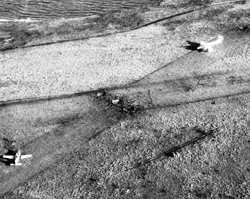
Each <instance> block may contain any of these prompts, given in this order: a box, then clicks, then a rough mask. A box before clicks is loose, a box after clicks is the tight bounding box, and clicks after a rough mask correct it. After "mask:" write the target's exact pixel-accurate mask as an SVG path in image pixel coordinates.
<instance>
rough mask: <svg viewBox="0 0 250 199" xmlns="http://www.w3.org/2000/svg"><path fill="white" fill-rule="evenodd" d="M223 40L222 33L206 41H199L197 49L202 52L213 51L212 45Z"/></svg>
mask: <svg viewBox="0 0 250 199" xmlns="http://www.w3.org/2000/svg"><path fill="white" fill-rule="evenodd" d="M223 40H224V37H223V36H222V35H218V36H217V37H216V38H214V39H212V40H210V41H208V42H204V41H201V42H200V46H199V47H198V48H197V50H201V51H204V52H212V51H214V49H213V47H214V46H216V45H218V44H221V43H222V42H223Z"/></svg>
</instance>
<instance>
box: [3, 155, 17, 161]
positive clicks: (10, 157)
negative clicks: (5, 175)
mask: <svg viewBox="0 0 250 199" xmlns="http://www.w3.org/2000/svg"><path fill="white" fill-rule="evenodd" d="M3 158H6V159H11V160H13V159H15V156H14V155H3Z"/></svg>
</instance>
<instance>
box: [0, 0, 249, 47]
mask: <svg viewBox="0 0 250 199" xmlns="http://www.w3.org/2000/svg"><path fill="white" fill-rule="evenodd" d="M159 2H161V1H159ZM159 2H157V3H155V5H153V6H158V5H159V4H160V3H159ZM194 2H197V1H194V0H190V3H188V4H187V5H186V4H185V6H190V5H191V6H196V7H195V8H193V9H190V10H186V11H184V12H180V13H176V14H174V15H170V16H166V17H163V18H160V19H157V20H154V21H151V22H148V23H145V24H141V23H143V19H141V18H140V17H138V16H137V13H133V12H132V13H130V14H131V16H125V17H124V19H116V18H115V17H114V15H113V14H115V13H117V11H115V12H110V13H108V14H106V15H103V16H100V18H98V19H97V21H96V22H97V25H96V26H92V25H91V24H90V27H89V29H88V27H87V29H86V31H88V30H93V29H94V33H93V34H94V35H92V36H87V37H80V38H79V37H77V36H76V37H77V38H73V39H61V40H60V39H59V40H57V41H49V42H45V43H40V44H30V45H28V43H29V42H32V40H34V39H36V38H39V37H42V38H40V39H43V37H44V35H43V34H44V33H42V32H39V31H38V30H34V31H33V32H32V31H31V32H29V31H27V30H21V31H19V33H17V35H16V37H17V38H14V40H15V39H17V41H16V43H15V41H14V43H13V45H12V46H11V45H10V46H7V47H2V49H1V47H0V52H5V51H10V50H14V49H17V48H31V47H37V46H45V45H52V44H57V43H65V42H71V41H80V40H86V39H91V38H99V37H107V36H110V35H115V34H121V33H126V32H130V31H133V30H138V29H140V28H143V27H147V26H150V25H153V24H157V23H159V22H162V21H165V20H169V19H172V18H175V17H178V16H181V15H185V14H189V13H192V12H195V11H198V10H202V9H206V8H208V7H213V6H220V5H223V4H237V3H242V4H244V3H245V2H246V1H245V0H238V1H229V2H223V3H218V4H210V1H207V3H202V4H197V3H194ZM197 6H198V8H197ZM179 7H183V5H182V4H181V5H180V6H179ZM146 10H147V9H146ZM140 12H145V8H141V9H140ZM109 17H110V18H111V19H110V18H109ZM129 17H132V20H131V21H130V18H129ZM127 21H128V22H127ZM110 22H114V23H115V24H117V25H121V27H120V28H118V29H116V30H115V31H113V32H107V33H104V34H99V33H98V32H100V31H101V32H105V31H107V30H105V28H106V27H107V26H108V25H109V24H110ZM138 24H140V25H138ZM17 27H18V26H17ZM124 28H125V30H122V29H124ZM80 33H81V32H79V33H78V34H80ZM58 36H59V37H60V36H63V35H58ZM45 37H46V35H45ZM0 42H1V40H0ZM26 44H27V45H26Z"/></svg>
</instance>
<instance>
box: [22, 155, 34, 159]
mask: <svg viewBox="0 0 250 199" xmlns="http://www.w3.org/2000/svg"><path fill="white" fill-rule="evenodd" d="M31 157H32V155H31V154H29V155H21V160H23V159H26V158H31Z"/></svg>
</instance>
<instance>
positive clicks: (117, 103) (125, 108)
mask: <svg viewBox="0 0 250 199" xmlns="http://www.w3.org/2000/svg"><path fill="white" fill-rule="evenodd" d="M96 99H98V100H102V101H105V102H106V103H108V106H112V107H113V108H115V109H117V111H118V112H122V113H125V114H129V115H134V114H135V113H136V112H139V111H141V110H143V109H144V107H142V106H140V105H137V104H136V103H134V101H132V100H130V99H129V98H128V97H126V96H116V95H114V94H111V93H107V92H105V91H103V92H98V93H97V94H96Z"/></svg>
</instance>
